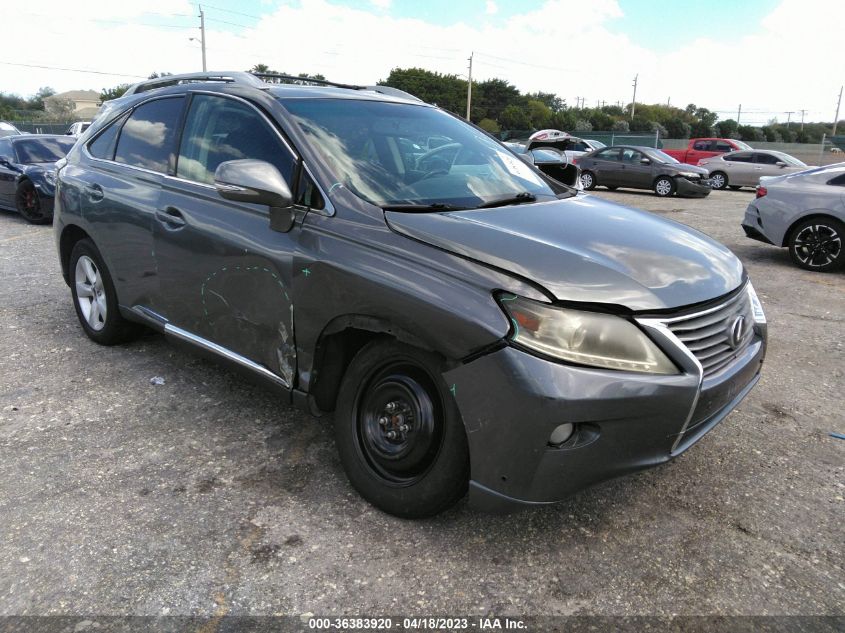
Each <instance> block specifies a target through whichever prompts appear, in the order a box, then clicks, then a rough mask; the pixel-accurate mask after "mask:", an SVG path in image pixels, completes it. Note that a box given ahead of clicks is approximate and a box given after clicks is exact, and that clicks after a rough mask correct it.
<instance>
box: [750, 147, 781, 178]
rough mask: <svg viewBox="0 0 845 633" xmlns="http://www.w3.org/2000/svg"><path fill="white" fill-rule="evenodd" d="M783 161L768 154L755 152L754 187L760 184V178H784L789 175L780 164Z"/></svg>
mask: <svg viewBox="0 0 845 633" xmlns="http://www.w3.org/2000/svg"><path fill="white" fill-rule="evenodd" d="M780 162H783V161H781V159H780V157H778V156H776V155H775V154H769V153H768V152H754V182H752V183H749V184H752V185H758V184H760V178H761V177H763V176H783V175H784V174H786V173H788V172H787V171H786V170H785V169H784V168H783V167H780V166H779V165H778V163H780Z"/></svg>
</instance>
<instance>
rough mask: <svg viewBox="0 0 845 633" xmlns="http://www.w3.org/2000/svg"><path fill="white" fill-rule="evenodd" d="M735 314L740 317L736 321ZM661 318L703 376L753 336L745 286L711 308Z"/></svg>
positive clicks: (727, 362)
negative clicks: (702, 371) (697, 364)
mask: <svg viewBox="0 0 845 633" xmlns="http://www.w3.org/2000/svg"><path fill="white" fill-rule="evenodd" d="M739 317H742V318H743V320H742V321H740V322H739V323H737V319H738V318H739ZM664 322H665V323H666V326H667V327H668V328H669V329H670V330H671V331H672V333H673V334H674V335H675V336H676V337H677V338H678V340H680V341H681V342H682V343H683V344H684V345H686V347H687V349H689V351H691V352H692V353H693V354H694V355H695V357H696V358H697V359H698V362H699V363H701V367H702V369H703V370H704V377H705V378H707V377H708V376H712V375H713V374H715V373H717V372H719V371H721V370H722V369H724V368H725V367H727V366H728V365H730V364H731V362H732V361H733V360H734V359H735V358H736V357H737V355H738V354H739V353H740V352H742V350H744V349H745V348H746V347H747V346H748V344H749V343H750V342H751V339H752V338H753V337H754V314H753V312H752V310H751V299H750V297H749V296H748V288H747V287H746V288H743V289H742V290H741V291H740V292H738V293H737V294H736V296H734V297H732V298H730V299H729V300H728V301H726V302H725V303H722V304H721V305H718V306H716V307H715V308H710V309H708V310H703V311H701V312H697V313H695V314H690V315H687V316H682V317H675V318H670V319H666V320H665V321H664Z"/></svg>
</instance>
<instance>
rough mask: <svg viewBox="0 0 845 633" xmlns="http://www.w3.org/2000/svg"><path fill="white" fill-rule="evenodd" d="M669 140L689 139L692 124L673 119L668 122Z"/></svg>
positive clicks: (667, 132)
mask: <svg viewBox="0 0 845 633" xmlns="http://www.w3.org/2000/svg"><path fill="white" fill-rule="evenodd" d="M666 134H667V138H689V137H690V124H689V123H687V122H686V121H684V120H683V119H681V118H680V117H678V118H673V119H669V120H668V121H666Z"/></svg>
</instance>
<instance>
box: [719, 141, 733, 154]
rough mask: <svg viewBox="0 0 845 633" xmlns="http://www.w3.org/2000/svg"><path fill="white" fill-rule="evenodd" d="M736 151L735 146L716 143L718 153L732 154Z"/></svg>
mask: <svg viewBox="0 0 845 633" xmlns="http://www.w3.org/2000/svg"><path fill="white" fill-rule="evenodd" d="M733 150H734V148H733V146H732V145H730V144H729V143H725V142H724V141H716V150H715V151H717V152H732V151H733Z"/></svg>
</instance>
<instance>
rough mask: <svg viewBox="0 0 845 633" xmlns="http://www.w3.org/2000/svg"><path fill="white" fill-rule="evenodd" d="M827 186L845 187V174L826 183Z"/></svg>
mask: <svg viewBox="0 0 845 633" xmlns="http://www.w3.org/2000/svg"><path fill="white" fill-rule="evenodd" d="M827 184H829V185H834V186H836V187H845V174H840V175H838V176H837V177H836V178H831V179H830V180H828V181H827Z"/></svg>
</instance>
